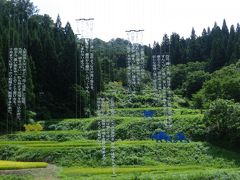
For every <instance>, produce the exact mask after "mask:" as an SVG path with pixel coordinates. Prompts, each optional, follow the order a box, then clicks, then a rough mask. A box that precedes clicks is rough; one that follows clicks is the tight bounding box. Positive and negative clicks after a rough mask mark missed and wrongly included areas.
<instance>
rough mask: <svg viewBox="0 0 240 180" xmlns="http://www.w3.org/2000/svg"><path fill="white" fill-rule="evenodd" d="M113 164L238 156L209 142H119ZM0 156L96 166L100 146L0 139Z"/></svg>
mask: <svg viewBox="0 0 240 180" xmlns="http://www.w3.org/2000/svg"><path fill="white" fill-rule="evenodd" d="M115 146H116V163H117V164H118V165H120V166H125V165H141V166H153V165H154V166H155V165H159V164H162V163H164V164H169V165H196V164H199V165H205V166H214V167H225V168H226V167H238V166H239V165H240V156H239V154H237V153H233V152H230V151H226V150H223V149H220V148H218V147H215V146H212V145H210V144H208V143H202V142H191V143H157V142H155V141H151V140H145V141H141V140H137V141H118V142H116V143H115ZM106 153H107V160H106V165H110V164H111V160H110V144H107V145H106ZM0 159H5V160H17V161H45V162H49V163H53V164H58V165H60V166H69V165H70V166H86V167H98V166H99V165H101V162H102V155H101V145H100V144H98V143H97V141H93V140H80V141H66V142H55V141H52V142H49V141H47V142H45V141H33V142H31V141H29V142H27V141H19V142H17V141H13V142H11V143H9V144H8V143H7V142H2V141H0Z"/></svg>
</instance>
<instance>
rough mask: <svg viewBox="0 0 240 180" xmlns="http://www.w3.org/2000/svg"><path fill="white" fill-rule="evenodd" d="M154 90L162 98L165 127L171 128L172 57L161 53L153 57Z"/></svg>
mask: <svg viewBox="0 0 240 180" xmlns="http://www.w3.org/2000/svg"><path fill="white" fill-rule="evenodd" d="M152 70H153V88H154V91H155V93H156V94H157V95H158V96H159V98H161V100H162V105H163V112H164V116H165V117H166V122H165V125H166V126H167V128H170V127H171V125H172V95H171V72H170V55H169V54H165V53H161V54H154V55H153V56H152Z"/></svg>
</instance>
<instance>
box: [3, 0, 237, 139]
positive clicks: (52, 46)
mask: <svg viewBox="0 0 240 180" xmlns="http://www.w3.org/2000/svg"><path fill="white" fill-rule="evenodd" d="M79 42H80V40H79V38H78V37H77V36H76V35H75V34H74V32H73V29H72V28H71V25H70V24H69V23H67V24H66V25H62V23H61V18H60V16H58V17H57V19H56V21H55V22H54V21H53V20H52V18H51V17H49V16H48V15H46V14H45V15H39V14H38V13H37V8H36V7H35V6H34V5H33V4H32V3H31V2H30V1H29V0H12V1H7V0H0V120H1V121H0V122H1V123H0V125H1V128H2V131H1V132H3V131H5V130H7V127H9V126H11V124H9V122H8V121H7V117H6V111H7V109H6V104H7V89H8V87H7V81H8V80H7V77H8V48H10V47H25V48H27V50H28V59H27V65H28V66H27V67H28V69H27V110H28V112H29V113H27V115H29V114H30V115H29V117H28V118H29V119H31V117H30V116H31V111H33V112H36V117H35V118H36V119H51V118H65V117H68V118H69V117H80V116H81V117H86V116H89V115H91V114H92V115H94V110H95V108H96V107H95V101H96V96H97V95H98V94H100V93H101V94H105V95H107V96H108V95H110V94H111V88H112V89H115V90H117V91H118V92H117V93H115V94H114V97H115V99H116V105H117V107H118V108H126V107H127V108H132V107H134V108H141V107H144V108H147V107H156V106H161V102H160V101H158V99H159V98H158V95H157V94H155V93H154V92H153V91H152V84H151V79H152V78H151V72H152V68H151V67H152V60H151V55H152V54H155V53H157V52H159V51H161V50H164V51H165V50H166V44H167V43H168V42H170V45H171V47H170V54H171V62H172V64H173V66H172V67H171V72H172V73H171V74H172V90H173V94H174V96H173V97H174V98H173V99H174V103H173V104H174V108H177V107H179V106H185V107H191V108H199V109H202V110H203V111H206V115H205V119H206V121H205V124H202V125H203V127H206V128H208V130H209V131H207V130H206V129H205V130H203V127H200V130H199V129H197V130H196V132H197V136H198V138H203V135H205V134H206V135H207V139H210V138H209V137H211V138H213V139H214V138H220V137H222V136H225V135H226V136H225V137H226V138H228V139H226V141H228V140H229V141H231V143H233V144H236V138H238V137H239V131H238V129H239V128H238V126H239V125H238V124H239V119H238V118H235V119H232V120H231V118H228V117H229V116H233V115H234V117H237V115H238V113H239V112H238V111H239V110H238V107H239V105H238V104H235V103H239V102H240V96H239V95H240V71H239V68H240V65H239V62H238V59H239V58H240V46H239V44H240V25H239V24H237V26H236V27H234V26H233V25H231V26H230V30H229V28H228V26H227V23H226V21H225V20H224V21H223V24H222V27H219V26H218V25H217V24H216V23H215V24H214V26H213V28H210V27H208V28H207V29H203V32H202V35H201V36H197V35H196V34H195V30H194V28H193V29H192V31H191V35H190V37H189V38H183V37H181V36H180V35H179V34H177V33H172V34H171V35H170V36H168V35H164V38H163V41H162V42H160V43H158V42H155V43H154V44H153V46H152V47H151V45H148V46H144V50H145V63H146V66H145V70H146V71H145V78H144V80H143V83H142V91H141V92H139V93H138V94H137V95H134V96H131V97H129V95H128V94H127V91H126V89H125V86H126V82H127V81H126V71H127V70H126V57H127V49H126V45H127V43H128V42H127V41H126V40H123V39H119V38H117V39H112V40H110V41H109V42H104V41H102V40H100V39H97V38H96V39H94V41H93V43H94V59H95V70H96V71H95V77H96V78H95V82H96V84H95V91H94V92H91V96H89V94H88V93H87V92H86V91H85V88H84V81H83V79H84V73H83V72H81V71H80V70H79V68H78V67H79V63H80V56H81V54H80V50H79ZM129 98H132V102H133V103H129V102H128V100H129ZM219 98H221V99H223V100H218V99H219ZM76 99H77V101H76ZM79 99H80V101H78V100H79ZM215 100H217V101H215ZM225 100H231V103H230V101H225ZM212 101H214V102H213V103H212ZM221 101H223V102H224V103H226V104H225V105H224V103H223V102H221ZM76 102H77V106H78V108H79V109H80V111H79V112H78V113H77V114H76ZM229 103H230V104H232V105H229ZM89 104H90V105H89ZM88 105H89V106H88ZM233 107H234V108H233ZM218 108H220V109H221V108H223V109H224V110H223V112H225V111H227V112H226V113H221V112H220V111H218ZM208 109H209V110H208ZM120 111H122V113H125V112H123V111H124V110H120ZM229 111H231V112H232V114H229ZM137 113H139V112H138V111H137V110H136V109H135V110H134V116H135V115H136V114H137ZM216 117H218V118H216ZM216 121H217V122H223V123H222V126H223V127H222V128H221V131H219V134H215V135H213V132H215V130H219V129H216V128H220V124H221V123H220V124H219V127H215V126H214V123H216ZM225 121H227V122H225ZM228 123H230V124H228ZM126 126H127V125H126ZM135 126H137V124H135ZM139 127H142V125H139V126H138V128H139ZM179 127H181V125H179ZM151 130H152V129H150V130H149V132H150V131H151ZM198 130H199V132H198ZM202 131H203V132H204V133H202ZM196 132H195V133H196ZM206 132H208V133H206ZM123 134H124V133H123ZM200 134H202V135H200ZM232 136H234V137H232Z"/></svg>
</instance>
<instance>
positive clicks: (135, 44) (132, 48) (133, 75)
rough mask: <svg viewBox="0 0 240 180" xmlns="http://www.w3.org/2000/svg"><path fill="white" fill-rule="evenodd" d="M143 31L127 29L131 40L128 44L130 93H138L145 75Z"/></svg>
mask: <svg viewBox="0 0 240 180" xmlns="http://www.w3.org/2000/svg"><path fill="white" fill-rule="evenodd" d="M143 31H144V30H129V31H126V33H127V38H128V42H129V43H128V46H127V82H128V89H129V92H130V93H136V91H138V90H139V89H140V83H141V80H142V78H143V76H144V67H145V62H144V47H143V43H142V41H143Z"/></svg>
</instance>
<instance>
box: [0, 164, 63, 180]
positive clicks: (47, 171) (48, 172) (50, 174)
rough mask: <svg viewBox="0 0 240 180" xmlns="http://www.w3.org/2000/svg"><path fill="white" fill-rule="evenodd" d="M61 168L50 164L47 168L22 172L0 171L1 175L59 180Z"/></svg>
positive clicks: (39, 179)
mask: <svg viewBox="0 0 240 180" xmlns="http://www.w3.org/2000/svg"><path fill="white" fill-rule="evenodd" d="M59 170H60V168H59V167H57V166H54V165H51V164H49V165H48V167H46V168H33V169H21V170H0V174H1V175H4V174H5V175H30V176H33V177H34V179H35V180H58V179H59V178H58V177H57V173H58V171H59Z"/></svg>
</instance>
